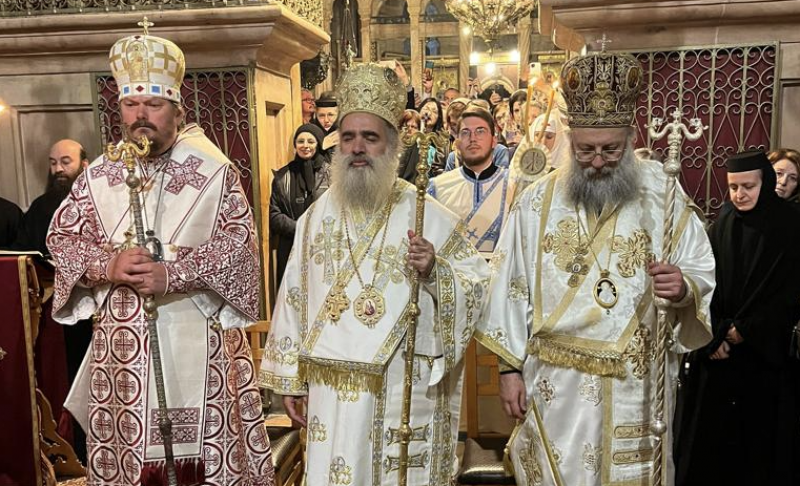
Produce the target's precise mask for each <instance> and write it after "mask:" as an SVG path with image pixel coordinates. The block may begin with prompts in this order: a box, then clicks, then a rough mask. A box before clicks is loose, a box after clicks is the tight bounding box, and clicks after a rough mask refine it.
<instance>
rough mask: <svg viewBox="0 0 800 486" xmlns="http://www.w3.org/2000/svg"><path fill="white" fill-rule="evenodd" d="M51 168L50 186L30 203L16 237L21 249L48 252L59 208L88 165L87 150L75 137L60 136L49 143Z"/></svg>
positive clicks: (14, 245)
mask: <svg viewBox="0 0 800 486" xmlns="http://www.w3.org/2000/svg"><path fill="white" fill-rule="evenodd" d="M48 161H49V163H50V170H49V172H48V174H47V189H46V190H45V193H44V194H42V195H41V196H39V197H37V198H36V199H34V200H33V203H31V207H30V208H28V211H27V212H26V213H25V216H24V217H23V218H22V225H21V227H20V230H19V233H18V234H17V239H16V241H15V242H14V244H13V245H12V247H13V248H14V249H15V250H19V251H32V250H35V251H38V252H39V253H41V254H42V255H49V253H50V252H49V251H48V250H47V245H46V244H45V239H46V238H47V230H48V228H49V227H50V220H51V219H53V214H55V212H56V209H58V207H59V206H60V205H61V201H63V200H64V198H65V197H67V194H69V192H70V190H71V189H72V184H73V183H74V182H75V179H77V178H78V176H79V175H81V174H82V173H83V170H84V169H85V168H86V167H87V166H88V165H89V159H88V158H87V155H86V150H84V149H83V146H82V145H81V144H80V143H78V142H76V141H75V140H69V139H64V140H59V141H58V142H56V143H54V144H53V146H52V147H50V156H49V158H48Z"/></svg>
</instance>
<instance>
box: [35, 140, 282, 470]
mask: <svg viewBox="0 0 800 486" xmlns="http://www.w3.org/2000/svg"><path fill="white" fill-rule="evenodd" d="M137 172H138V173H139V175H140V176H141V177H142V180H143V187H144V188H145V192H146V194H145V196H144V198H143V200H144V202H143V206H144V211H143V215H144V224H145V226H146V227H147V229H151V230H153V231H154V233H155V235H157V236H159V238H160V240H161V241H162V243H163V247H164V259H165V262H166V267H167V273H168V283H169V288H168V291H167V294H166V295H164V296H156V303H157V304H158V315H159V316H158V331H159V341H160V345H161V358H162V362H163V369H164V375H165V377H164V381H165V388H166V397H167V405H168V407H169V415H170V417H171V418H172V421H173V441H174V451H175V457H176V460H177V462H178V463H179V464H182V465H186V464H193V465H202V464H204V467H205V475H206V483H204V484H211V485H233V484H237V485H238V484H244V483H247V484H258V485H270V484H272V482H273V468H272V459H271V453H270V446H269V440H268V439H267V436H266V431H265V428H264V425H263V422H262V420H261V419H262V414H261V398H260V394H259V390H258V388H257V386H256V383H255V378H256V377H255V373H254V369H253V363H252V359H251V356H250V348H249V345H248V341H247V338H246V335H245V332H244V330H243V328H244V327H245V326H246V325H248V324H250V323H252V322H253V321H254V320H256V319H257V316H258V306H259V302H258V288H259V261H258V246H257V238H256V234H255V232H254V229H253V218H252V216H251V213H250V207H249V205H248V202H247V198H246V196H245V193H244V191H243V190H242V186H241V183H240V181H239V176H238V174H237V172H236V170H235V168H234V167H233V166H232V165H231V163H230V162H229V161H228V159H227V158H226V157H225V156H224V154H222V152H220V151H219V149H217V147H215V146H214V144H213V143H212V142H211V141H210V140H209V139H208V138H206V137H205V136H204V135H203V132H202V130H201V129H200V128H199V127H197V126H196V125H190V126H188V127H187V128H186V129H184V130H183V131H182V132H181V133H180V134H179V135H178V139H177V141H176V142H175V144H174V146H173V148H172V149H171V150H170V151H168V152H167V153H166V154H165V155H163V156H160V157H158V158H156V159H155V160H153V161H151V162H150V163H148V164H146V165H145V166H142V165H140V166H139V167H138V169H137ZM126 175H127V172H126V169H125V167H124V164H123V163H122V162H121V161H120V162H112V161H109V160H107V159H105V158H104V157H100V158H98V159H97V160H95V161H94V162H93V163H92V164H91V165H90V166H89V168H88V169H87V170H86V171H85V172H84V173H83V174H82V175H81V176H80V177H79V178H78V179H77V180H76V182H75V184H74V186H73V189H72V193H71V194H70V195H69V197H67V199H65V201H64V202H63V204H62V205H61V207H60V208H59V209H58V211H57V212H56V214H55V216H54V218H53V222H52V225H51V228H50V233H49V235H48V241H47V243H48V247H49V248H50V251H51V253H52V255H53V257H54V258H55V260H56V265H57V272H56V282H55V296H54V303H53V317H54V318H55V319H56V320H57V321H59V322H61V323H63V324H74V323H76V322H77V321H78V320H80V319H86V318H88V317H90V316H92V315H94V318H95V324H94V333H93V337H92V343H91V346H90V349H89V351H88V352H87V355H86V358H85V359H84V362H83V365H82V367H81V371H80V372H79V375H78V378H77V380H76V382H75V384H74V386H73V388H72V391H71V393H70V397H69V398H68V400H67V405H68V407H69V408H70V410H71V411H72V412H73V414H74V415H75V416H76V418H78V420H79V421H80V422H81V423H82V425H83V427H84V429H85V430H86V431H87V448H88V464H87V472H88V481H87V483H88V484H89V485H99V484H103V485H138V484H139V477H140V474H141V472H142V470H143V468H144V469H145V470H146V471H151V470H152V469H153V468H154V467H159V466H163V463H164V451H163V445H162V439H161V435H160V432H159V430H158V424H157V417H158V406H157V400H156V392H155V382H154V376H153V373H152V368H151V366H150V352H149V342H150V341H149V336H148V332H147V324H146V320H145V315H144V312H143V309H142V303H143V298H142V296H140V295H139V294H138V293H137V292H136V290H135V289H134V288H132V287H130V286H128V285H125V284H111V283H110V282H108V281H107V280H105V268H106V267H107V265H108V262H109V261H110V260H111V258H112V256H113V255H114V254H115V253H116V252H118V251H119V250H120V246H121V245H122V244H123V242H124V241H125V240H126V236H125V234H124V233H125V232H126V231H128V230H130V229H132V224H133V217H132V215H131V212H130V210H129V203H128V201H129V195H128V191H129V190H128V187H127V186H126V184H125V177H126ZM201 461H202V462H201Z"/></svg>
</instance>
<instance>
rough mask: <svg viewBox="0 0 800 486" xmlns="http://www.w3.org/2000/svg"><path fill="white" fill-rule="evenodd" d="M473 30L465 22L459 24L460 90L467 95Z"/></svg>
mask: <svg viewBox="0 0 800 486" xmlns="http://www.w3.org/2000/svg"><path fill="white" fill-rule="evenodd" d="M472 38H473V36H472V29H470V28H469V26H468V25H467V24H465V23H464V22H459V23H458V90H459V91H461V94H462V95H466V93H467V78H469V55H470V54H471V53H472Z"/></svg>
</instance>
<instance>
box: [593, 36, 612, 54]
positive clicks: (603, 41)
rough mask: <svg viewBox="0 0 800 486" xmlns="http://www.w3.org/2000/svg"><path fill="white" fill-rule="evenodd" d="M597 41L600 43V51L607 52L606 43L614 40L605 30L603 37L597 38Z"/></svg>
mask: <svg viewBox="0 0 800 486" xmlns="http://www.w3.org/2000/svg"><path fill="white" fill-rule="evenodd" d="M596 42H598V43H599V44H600V52H606V45H608V44H611V43H612V42H614V41H612V40H610V39H609V38H608V37H606V33H605V32H603V37H602V38H601V39H597V41H596Z"/></svg>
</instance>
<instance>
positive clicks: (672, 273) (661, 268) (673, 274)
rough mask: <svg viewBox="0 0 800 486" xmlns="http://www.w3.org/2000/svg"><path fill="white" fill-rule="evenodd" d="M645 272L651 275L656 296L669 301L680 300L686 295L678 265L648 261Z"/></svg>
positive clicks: (684, 283)
mask: <svg viewBox="0 0 800 486" xmlns="http://www.w3.org/2000/svg"><path fill="white" fill-rule="evenodd" d="M647 273H649V274H650V276H651V277H653V291H654V293H655V294H656V297H659V298H662V299H667V300H669V301H671V302H680V301H681V299H683V298H684V297H685V296H686V291H687V289H686V282H685V281H684V280H683V272H681V269H680V268H679V267H676V266H675V265H670V264H668V263H653V262H651V263H649V264H648V266H647Z"/></svg>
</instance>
